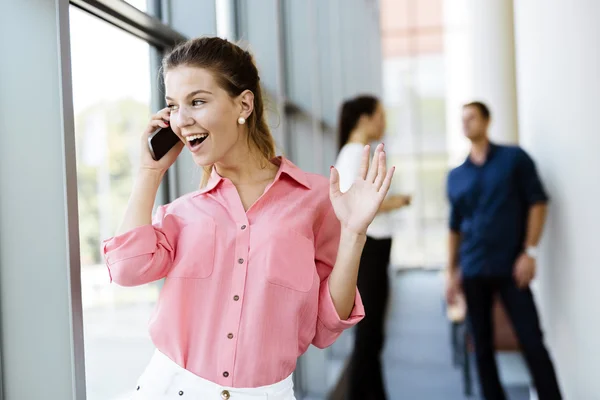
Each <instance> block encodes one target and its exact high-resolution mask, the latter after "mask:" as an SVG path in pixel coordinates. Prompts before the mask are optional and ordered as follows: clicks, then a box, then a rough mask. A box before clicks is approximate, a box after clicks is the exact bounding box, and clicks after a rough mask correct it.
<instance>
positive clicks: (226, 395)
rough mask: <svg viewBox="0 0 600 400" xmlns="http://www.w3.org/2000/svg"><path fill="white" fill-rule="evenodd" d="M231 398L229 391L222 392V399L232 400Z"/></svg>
mask: <svg viewBox="0 0 600 400" xmlns="http://www.w3.org/2000/svg"><path fill="white" fill-rule="evenodd" d="M230 397H231V395H230V394H229V391H228V390H223V391H222V392H221V398H222V399H223V400H229V398H230Z"/></svg>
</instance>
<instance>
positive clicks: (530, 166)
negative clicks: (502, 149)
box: [517, 148, 548, 206]
mask: <svg viewBox="0 0 600 400" xmlns="http://www.w3.org/2000/svg"><path fill="white" fill-rule="evenodd" d="M517 177H518V184H519V187H520V191H521V193H522V195H523V197H524V200H525V202H526V203H527V205H529V206H532V205H534V204H536V203H546V202H547V201H548V194H547V193H546V190H544V185H543V184H542V181H541V179H540V177H539V175H538V172H537V168H536V167H535V163H534V162H533V160H532V159H531V157H530V156H529V154H527V152H525V150H523V149H520V148H519V152H518V154H517Z"/></svg>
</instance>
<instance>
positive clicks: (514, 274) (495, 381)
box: [446, 102, 562, 400]
mask: <svg viewBox="0 0 600 400" xmlns="http://www.w3.org/2000/svg"><path fill="white" fill-rule="evenodd" d="M489 123H490V112H489V109H488V108H487V107H486V105H485V104H483V103H480V102H474V103H469V104H467V105H465V106H464V108H463V130H464V133H465V135H466V137H467V138H468V139H469V140H470V141H471V152H470V155H469V157H468V158H467V159H466V160H465V162H464V163H463V164H462V165H460V166H459V167H457V168H455V169H453V170H452V171H450V174H449V175H448V183H447V190H448V199H449V201H450V206H451V207H450V209H451V212H450V239H449V263H448V264H449V265H448V267H449V274H448V282H447V286H446V297H447V300H448V302H449V303H452V302H453V301H454V299H455V296H456V295H457V294H458V292H459V290H460V289H461V288H462V290H463V292H464V295H465V299H466V303H467V310H468V311H467V313H468V318H469V323H470V328H471V332H472V335H473V341H474V344H475V354H476V359H477V369H478V375H479V383H480V386H481V391H482V394H483V396H484V398H485V399H486V400H505V399H506V396H505V394H504V390H503V389H502V386H501V384H500V379H499V377H498V370H497V366H496V360H495V355H494V353H495V352H494V339H493V338H494V335H493V322H492V303H493V299H494V297H495V295H496V294H499V295H500V299H501V300H502V303H503V304H504V308H505V310H506V312H507V314H508V316H509V318H510V320H511V321H512V324H513V327H514V330H515V332H516V335H517V337H518V339H519V344H520V346H521V349H522V351H523V354H524V357H525V360H526V361H527V365H528V367H529V370H530V373H531V376H532V378H533V381H534V384H535V386H536V390H537V392H538V396H539V399H540V400H554V399H561V398H562V397H561V394H560V389H559V385H558V382H557V378H556V373H555V371H554V366H553V365H552V361H551V359H550V355H549V353H548V350H547V349H546V346H545V345H544V341H543V335H542V331H541V328H540V323H539V318H538V313H537V310H536V306H535V303H534V299H533V295H532V293H531V289H530V288H529V283H530V282H531V281H532V279H533V278H534V277H535V270H536V257H537V248H536V246H537V244H538V241H539V239H540V236H541V234H542V228H543V226H544V221H545V219H546V203H547V201H548V196H547V195H546V192H545V191H544V188H543V185H542V183H541V181H540V179H539V177H538V174H537V171H536V168H535V164H534V163H533V161H532V159H531V158H530V157H529V155H527V153H526V152H525V151H523V150H522V149H521V148H519V147H517V146H500V145H497V144H494V143H491V142H490V141H489V139H488V133H487V130H488V126H489Z"/></svg>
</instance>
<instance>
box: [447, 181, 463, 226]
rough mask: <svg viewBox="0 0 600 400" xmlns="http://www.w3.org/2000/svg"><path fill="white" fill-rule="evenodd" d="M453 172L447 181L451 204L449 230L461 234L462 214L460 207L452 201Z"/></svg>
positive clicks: (448, 196)
mask: <svg viewBox="0 0 600 400" xmlns="http://www.w3.org/2000/svg"><path fill="white" fill-rule="evenodd" d="M451 176H452V172H451V173H450V174H448V179H447V180H446V196H447V198H448V203H449V204H450V216H449V218H448V223H449V228H450V230H451V231H452V232H457V233H460V227H461V225H462V215H461V214H460V210H459V209H458V206H457V205H456V204H455V202H454V201H453V199H452V189H453V186H452V180H451Z"/></svg>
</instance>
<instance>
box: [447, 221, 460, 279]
mask: <svg viewBox="0 0 600 400" xmlns="http://www.w3.org/2000/svg"><path fill="white" fill-rule="evenodd" d="M460 238H461V236H460V233H458V232H455V231H453V230H450V234H449V235H448V272H449V273H450V274H453V273H455V272H457V271H458V249H459V247H460Z"/></svg>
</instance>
